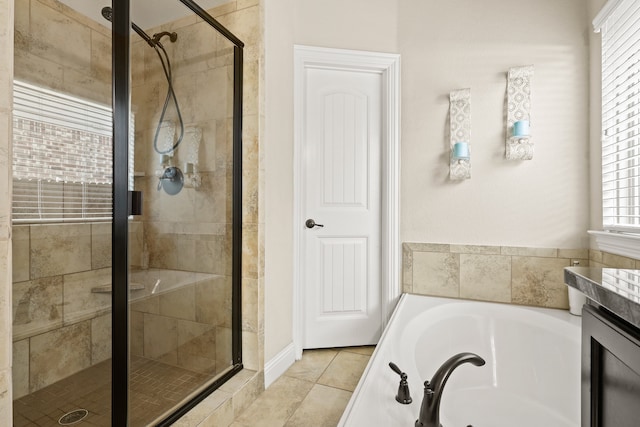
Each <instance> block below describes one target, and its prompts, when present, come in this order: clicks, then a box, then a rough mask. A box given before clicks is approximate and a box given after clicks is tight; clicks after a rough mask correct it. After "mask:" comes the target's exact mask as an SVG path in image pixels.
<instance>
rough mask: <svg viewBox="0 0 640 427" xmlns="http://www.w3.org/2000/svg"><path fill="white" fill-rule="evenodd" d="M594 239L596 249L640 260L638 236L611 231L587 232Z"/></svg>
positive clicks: (639, 238)
mask: <svg viewBox="0 0 640 427" xmlns="http://www.w3.org/2000/svg"><path fill="white" fill-rule="evenodd" d="M587 233H589V234H590V235H591V236H593V237H594V238H595V239H596V245H597V246H598V249H599V250H601V251H603V252H609V253H612V254H615V255H621V256H625V257H628V258H633V259H640V234H632V233H617V232H611V231H598V230H589V231H587Z"/></svg>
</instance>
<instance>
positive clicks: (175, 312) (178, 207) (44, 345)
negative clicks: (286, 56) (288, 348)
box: [12, 0, 243, 426]
mask: <svg viewBox="0 0 640 427" xmlns="http://www.w3.org/2000/svg"><path fill="white" fill-rule="evenodd" d="M88 3H89V4H88ZM134 3H135V4H134ZM198 3H199V4H196V3H194V2H191V1H189V0H183V1H178V0H172V1H170V0H150V1H148V2H142V1H137V2H131V11H130V21H131V27H130V28H131V31H130V33H128V39H129V40H128V42H127V46H128V48H127V49H116V51H115V53H114V54H112V46H113V45H112V40H117V38H116V39H113V38H112V27H113V28H114V30H117V28H118V25H120V26H122V23H123V22H127V20H126V17H125V18H122V16H123V13H122V11H123V10H125V9H124V7H125V6H126V7H128V6H129V2H128V1H118V0H114V2H113V4H111V3H106V4H101V3H99V2H86V1H84V0H79V1H73V0H64V1H63V2H58V1H56V0H47V1H33V0H32V1H16V3H15V8H16V12H15V16H16V23H15V28H16V33H15V69H14V74H15V80H16V87H19V88H20V89H19V90H23V91H24V90H25V89H24V88H28V89H29V90H30V91H31V92H29V95H25V97H26V98H28V99H30V100H32V101H33V99H37V96H42V97H43V98H42V100H39V101H38V100H36V101H33V102H34V103H35V104H37V105H38V106H39V107H43V106H44V107H46V108H31V109H29V112H28V114H26V116H25V115H23V116H20V114H17V115H14V117H15V119H14V157H15V158H14V165H18V166H16V167H14V191H13V193H14V196H13V201H14V202H13V203H14V221H13V227H12V234H13V274H14V276H13V361H14V362H13V397H14V426H21V425H41V426H45V425H46V426H50V425H72V424H74V425H83V423H85V424H86V425H97V426H111V425H125V423H126V425H129V426H148V425H169V424H170V423H171V422H173V421H175V419H177V418H178V417H179V416H180V415H181V414H183V413H185V412H186V411H187V410H188V409H189V408H191V407H193V406H194V405H195V404H196V403H197V402H198V401H199V400H201V399H202V398H204V397H205V396H206V395H207V394H208V393H210V392H212V391H213V390H215V389H216V388H217V387H219V386H220V385H221V384H222V383H224V381H226V380H227V379H228V378H230V377H231V376H233V374H235V373H236V372H238V371H239V370H240V369H242V358H241V348H240V343H241V339H240V333H241V331H240V327H241V325H240V266H241V262H240V256H241V212H242V209H241V176H242V171H241V163H242V151H241V123H242V118H241V114H242V105H241V103H242V47H243V44H242V42H241V41H240V40H238V39H236V38H235V36H234V35H233V33H231V32H229V31H228V30H227V29H226V28H225V27H224V26H223V25H222V24H221V23H220V22H222V23H224V22H233V19H234V16H233V10H231V9H229V8H228V7H225V4H224V1H208V2H205V1H203V2H198ZM234 3H235V2H234ZM144 4H146V5H147V6H149V7H150V9H137V8H138V7H140V6H144ZM200 6H202V8H201V7H200ZM119 11H120V12H119ZM216 17H219V18H220V21H218V20H217V19H216ZM117 43H121V41H120V42H116V45H117ZM123 70H124V72H126V74H124V75H123V74H122V73H123ZM118 73H120V74H118ZM123 76H124V77H123ZM114 78H115V80H114ZM114 81H115V86H114V83H113V82H114ZM34 94H39V95H34ZM34 97H35V98H34ZM56 97H58V98H56ZM17 98H20V95H19V96H18V97H17ZM45 98H46V99H47V100H51V99H53V101H50V104H51V105H45V104H46V102H45V101H43V100H44V99H45ZM56 99H64V100H65V102H64V103H62V102H59V103H58V101H56ZM129 100H130V102H129ZM35 104H34V105H35ZM56 105H57V106H58V108H56ZM63 107H64V108H63ZM67 107H68V108H67ZM65 108H67V109H68V110H69V111H67V110H66V109H65ZM16 109H18V106H16ZM110 114H113V119H112V118H111V116H110ZM133 118H135V120H133ZM66 120H68V121H66ZM105 120H107V121H108V122H109V123H108V125H105ZM111 123H113V126H112V125H111ZM43 141H45V142H43ZM16 148H17V150H16ZM59 159H61V160H59ZM43 165H46V167H45V166H43ZM105 165H107V166H105ZM105 167H106V169H105ZM107 169H108V170H107ZM47 171H48V172H47ZM45 172H46V173H45ZM29 174H31V175H29ZM131 190H133V191H131ZM140 194H141V197H140ZM92 197H93V198H92ZM98 199H99V200H98ZM25 200H26V201H25ZM46 201H53V203H52V204H51V205H47V203H44V204H43V202H46ZM43 206H44V208H43ZM47 206H51V207H52V210H47V209H46V207H47ZM105 206H107V208H106V209H105ZM111 207H112V208H111ZM140 209H141V210H140ZM94 213H95V214H94Z"/></svg>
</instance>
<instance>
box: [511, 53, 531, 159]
mask: <svg viewBox="0 0 640 427" xmlns="http://www.w3.org/2000/svg"><path fill="white" fill-rule="evenodd" d="M532 79H533V65H528V66H525V67H514V68H510V69H509V74H508V79H507V141H506V144H505V145H506V147H505V148H506V150H505V157H506V158H507V159H508V160H531V159H532V158H533V148H534V145H533V142H532V140H531V133H530V120H531V81H532Z"/></svg>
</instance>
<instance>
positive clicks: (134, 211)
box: [128, 191, 142, 215]
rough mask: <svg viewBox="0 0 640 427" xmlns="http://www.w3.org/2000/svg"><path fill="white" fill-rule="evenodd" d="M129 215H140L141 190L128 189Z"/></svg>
mask: <svg viewBox="0 0 640 427" xmlns="http://www.w3.org/2000/svg"><path fill="white" fill-rule="evenodd" d="M128 202H129V206H128V207H129V209H128V211H129V215H142V191H129V200H128Z"/></svg>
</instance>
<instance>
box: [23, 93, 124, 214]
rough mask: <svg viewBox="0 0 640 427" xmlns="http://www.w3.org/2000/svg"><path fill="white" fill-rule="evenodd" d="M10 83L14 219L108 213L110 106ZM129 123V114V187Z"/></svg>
mask: <svg viewBox="0 0 640 427" xmlns="http://www.w3.org/2000/svg"><path fill="white" fill-rule="evenodd" d="M13 87H14V89H13V96H14V99H13V103H14V110H13V203H12V219H13V221H14V222H28V223H33V222H67V221H96V220H108V219H111V217H112V185H113V140H112V120H113V118H112V117H113V114H112V111H111V108H109V107H105V106H102V105H99V104H96V103H92V102H89V101H86V100H83V99H79V98H75V97H71V96H68V95H65V94H61V93H57V92H54V91H51V90H48V89H43V88H40V87H37V86H33V85H30V84H27V83H23V82H19V81H14V86H13ZM133 129H134V127H133V119H132V122H131V137H130V149H129V169H130V173H129V187H130V189H133V169H132V168H133V152H134V150H133V149H132V148H133V147H132V146H131V144H132V143H133V142H132V141H133Z"/></svg>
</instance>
